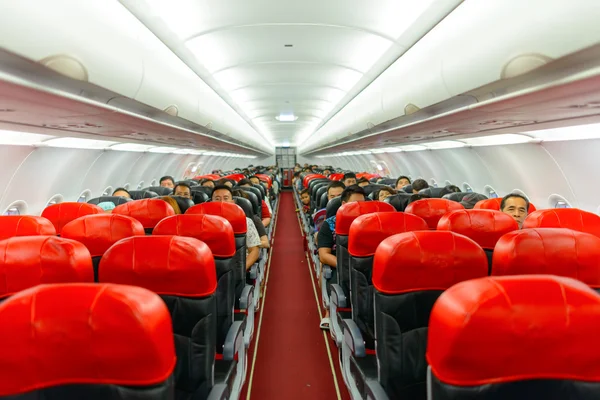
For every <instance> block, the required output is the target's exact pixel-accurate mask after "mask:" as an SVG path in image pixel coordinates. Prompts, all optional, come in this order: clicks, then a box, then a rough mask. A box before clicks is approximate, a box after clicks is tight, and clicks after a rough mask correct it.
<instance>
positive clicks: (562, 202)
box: [554, 201, 571, 208]
mask: <svg viewBox="0 0 600 400" xmlns="http://www.w3.org/2000/svg"><path fill="white" fill-rule="evenodd" d="M554 208H571V206H569V205H568V204H567V203H565V202H564V201H558V202H556V205H555V206H554Z"/></svg>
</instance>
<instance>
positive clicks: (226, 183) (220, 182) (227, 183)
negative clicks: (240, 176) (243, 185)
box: [215, 178, 235, 189]
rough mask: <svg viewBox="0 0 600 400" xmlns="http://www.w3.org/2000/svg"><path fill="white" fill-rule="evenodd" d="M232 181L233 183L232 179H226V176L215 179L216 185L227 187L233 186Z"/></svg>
mask: <svg viewBox="0 0 600 400" xmlns="http://www.w3.org/2000/svg"><path fill="white" fill-rule="evenodd" d="M234 183H235V182H234V181H232V180H231V179H227V178H221V179H219V180H218V181H217V183H216V186H227V187H229V188H230V189H231V188H232V187H233V184H234ZM216 186H215V187H216Z"/></svg>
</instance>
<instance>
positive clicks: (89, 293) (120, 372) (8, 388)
mask: <svg viewBox="0 0 600 400" xmlns="http://www.w3.org/2000/svg"><path fill="white" fill-rule="evenodd" d="M0 353H2V362H1V363H0V374H2V379H1V380H0V396H2V397H4V396H9V397H11V396H13V395H18V394H23V393H28V392H31V391H34V390H39V389H44V388H48V387H52V386H62V385H69V384H78V385H81V384H99V385H122V386H153V385H157V384H160V383H162V382H164V381H166V380H167V379H168V378H169V376H171V375H172V374H173V371H174V369H175V361H176V359H175V345H174V341H173V329H172V327H171V317H170V315H169V310H168V309H167V306H166V305H165V303H164V302H163V301H162V299H161V298H160V297H159V296H157V295H156V294H154V293H152V292H150V291H148V290H146V289H142V288H139V287H133V286H121V285H96V284H88V283H77V284H55V285H41V286H36V287H34V288H31V289H27V290H25V291H22V292H19V293H17V294H15V295H14V296H13V297H11V298H9V299H7V300H6V301H5V302H4V303H2V304H0Z"/></svg>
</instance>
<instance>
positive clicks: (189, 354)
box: [99, 215, 217, 398]
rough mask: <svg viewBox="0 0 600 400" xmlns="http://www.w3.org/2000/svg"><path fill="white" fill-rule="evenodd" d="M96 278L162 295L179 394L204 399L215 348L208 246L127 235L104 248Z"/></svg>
mask: <svg viewBox="0 0 600 400" xmlns="http://www.w3.org/2000/svg"><path fill="white" fill-rule="evenodd" d="M180 216H181V215H178V216H173V217H169V218H171V219H173V218H177V217H180ZM99 279H100V282H101V283H118V284H123V285H132V286H139V287H143V288H145V289H148V290H151V291H153V292H155V293H157V294H159V295H160V296H161V297H162V299H163V300H164V302H165V303H166V304H167V307H168V309H169V311H170V314H171V318H172V321H173V333H174V335H175V346H176V352H177V367H176V369H175V378H176V381H175V388H176V391H177V394H178V398H206V397H207V396H208V393H209V391H210V389H211V386H212V384H213V379H214V377H213V365H214V359H215V349H216V346H217V343H216V337H217V325H216V323H217V319H216V318H215V314H216V307H217V305H216V302H217V300H216V296H215V291H216V289H217V278H216V274H215V262H214V260H213V254H212V252H211V250H210V249H209V247H208V246H207V245H206V244H205V243H203V242H201V241H200V240H197V239H194V238H190V237H181V236H137V237H131V238H128V239H125V240H122V241H120V242H119V243H117V244H115V245H114V246H113V247H111V248H110V249H109V250H108V251H107V252H106V254H105V256H104V257H103V259H102V262H101V263H100V270H99Z"/></svg>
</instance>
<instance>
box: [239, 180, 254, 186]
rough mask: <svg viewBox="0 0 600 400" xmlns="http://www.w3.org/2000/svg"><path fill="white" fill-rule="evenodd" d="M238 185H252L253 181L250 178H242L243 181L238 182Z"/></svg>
mask: <svg viewBox="0 0 600 400" xmlns="http://www.w3.org/2000/svg"><path fill="white" fill-rule="evenodd" d="M238 186H247V187H252V186H253V185H252V182H251V181H250V179H242V180H241V181H239V182H238Z"/></svg>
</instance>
